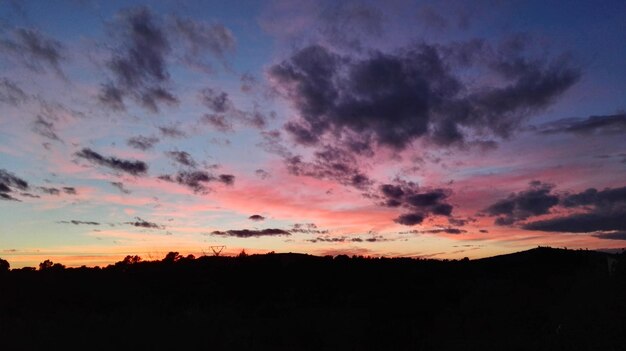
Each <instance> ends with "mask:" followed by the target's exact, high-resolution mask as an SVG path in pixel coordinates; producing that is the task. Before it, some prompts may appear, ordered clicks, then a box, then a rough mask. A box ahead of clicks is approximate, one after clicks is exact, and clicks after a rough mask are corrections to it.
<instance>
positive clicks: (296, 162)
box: [284, 145, 373, 190]
mask: <svg viewBox="0 0 626 351" xmlns="http://www.w3.org/2000/svg"><path fill="white" fill-rule="evenodd" d="M284 162H285V165H286V167H287V170H288V171H289V173H291V174H293V175H297V176H308V177H313V178H317V179H330V180H334V181H337V182H339V183H340V184H343V185H348V186H352V187H355V188H357V189H359V190H365V189H367V188H368V187H369V186H370V185H372V184H373V181H372V180H371V179H369V178H368V177H367V175H365V174H364V173H363V172H362V171H361V170H360V167H359V164H358V161H357V159H356V157H355V156H354V155H353V154H352V153H350V152H349V151H346V150H345V149H341V148H337V147H333V146H330V145H325V146H323V147H320V148H319V149H318V150H317V151H316V152H314V154H313V160H312V161H310V162H309V161H304V160H303V158H302V157H301V156H297V155H292V154H291V153H290V152H288V153H287V154H285V156H284Z"/></svg>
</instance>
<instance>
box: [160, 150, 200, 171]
mask: <svg viewBox="0 0 626 351" xmlns="http://www.w3.org/2000/svg"><path fill="white" fill-rule="evenodd" d="M165 155H166V156H167V157H169V158H171V159H172V160H174V161H176V162H177V163H179V164H181V165H183V166H187V167H191V168H195V167H196V166H197V165H198V164H197V163H196V161H195V160H194V159H193V157H192V156H191V155H190V154H189V153H188V152H185V151H167V152H165Z"/></svg>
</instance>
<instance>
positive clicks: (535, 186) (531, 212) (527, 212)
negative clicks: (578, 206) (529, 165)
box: [484, 181, 559, 225]
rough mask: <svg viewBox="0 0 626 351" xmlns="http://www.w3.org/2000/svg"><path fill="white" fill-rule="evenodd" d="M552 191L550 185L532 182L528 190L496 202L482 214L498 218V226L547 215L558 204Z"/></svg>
mask: <svg viewBox="0 0 626 351" xmlns="http://www.w3.org/2000/svg"><path fill="white" fill-rule="evenodd" d="M553 189H554V185H552V184H546V183H542V182H540V181H532V182H530V187H529V189H527V190H525V191H521V192H519V193H513V194H511V195H509V197H507V198H506V199H504V200H500V201H497V202H496V203H494V204H492V205H490V206H489V207H487V208H486V209H485V210H484V212H485V213H486V214H487V215H489V216H498V218H497V219H496V224H498V225H510V224H513V223H516V222H518V221H522V220H525V219H527V218H529V217H532V216H539V215H544V214H548V213H550V209H551V208H553V207H554V206H556V205H558V203H559V196H558V195H555V194H552V190H553Z"/></svg>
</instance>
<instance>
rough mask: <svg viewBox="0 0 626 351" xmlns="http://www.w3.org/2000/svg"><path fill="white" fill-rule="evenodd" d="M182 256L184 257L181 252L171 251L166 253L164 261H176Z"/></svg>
mask: <svg viewBox="0 0 626 351" xmlns="http://www.w3.org/2000/svg"><path fill="white" fill-rule="evenodd" d="M181 258H183V256H182V255H181V254H179V253H178V252H174V251H171V252H169V253H168V254H167V255H165V258H163V262H167V263H174V262H176V261H179V260H180V259H181Z"/></svg>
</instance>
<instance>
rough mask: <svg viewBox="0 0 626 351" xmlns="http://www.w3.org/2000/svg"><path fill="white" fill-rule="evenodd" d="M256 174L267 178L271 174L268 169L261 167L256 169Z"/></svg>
mask: <svg viewBox="0 0 626 351" xmlns="http://www.w3.org/2000/svg"><path fill="white" fill-rule="evenodd" d="M254 174H255V175H256V176H257V177H259V178H261V179H267V178H269V177H270V176H271V175H270V173H269V172H268V171H266V170H264V169H261V168H259V169H257V170H256V171H254Z"/></svg>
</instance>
